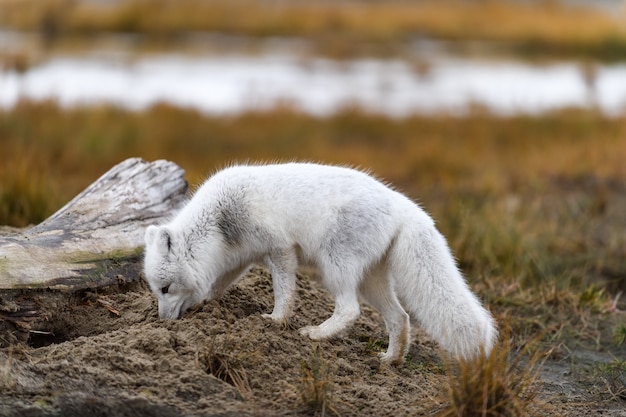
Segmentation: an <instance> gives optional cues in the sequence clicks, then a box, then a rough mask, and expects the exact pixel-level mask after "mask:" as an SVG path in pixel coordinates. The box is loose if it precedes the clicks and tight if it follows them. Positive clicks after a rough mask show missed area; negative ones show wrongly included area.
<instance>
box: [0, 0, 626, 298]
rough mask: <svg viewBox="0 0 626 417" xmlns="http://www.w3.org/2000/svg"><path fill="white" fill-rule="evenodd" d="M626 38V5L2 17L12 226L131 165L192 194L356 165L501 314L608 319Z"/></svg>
mask: <svg viewBox="0 0 626 417" xmlns="http://www.w3.org/2000/svg"><path fill="white" fill-rule="evenodd" d="M624 22H626V2H624V1H621V0H613V1H611V0H598V1H592V0H562V1H558V0H519V1H513V0H511V1H490V0H455V1H447V0H439V1H408V0H388V1H377V0H349V1H331V0H314V1H304V0H301V1H299V0H296V1H287V0H265V1H253V0H228V1H227V0H222V1H217V0H0V144H1V145H0V224H4V225H11V226H26V225H29V224H35V223H38V222H40V221H41V220H43V219H44V218H46V217H47V216H49V215H50V214H51V213H52V212H54V211H55V210H56V209H58V208H59V207H60V206H61V205H62V204H64V203H65V202H67V201H68V200H69V199H71V198H72V197H73V196H74V195H76V194H77V193H78V192H80V191H81V190H82V189H83V188H84V187H86V186H87V185H88V184H90V183H91V182H93V181H94V180H96V179H97V178H98V176H100V175H101V174H102V173H104V172H105V171H106V170H108V169H109V168H110V167H112V166H113V165H114V164H116V163H118V162H120V161H122V160H123V159H125V158H128V157H131V156H140V157H143V158H145V159H147V160H154V159H159V158H165V159H169V160H172V161H174V162H176V163H178V164H179V165H181V166H182V167H183V168H184V169H185V170H186V173H187V179H188V180H189V182H190V184H191V185H192V186H194V185H196V184H198V183H199V182H201V181H202V180H203V179H204V178H206V176H207V175H208V174H210V173H211V172H213V171H215V170H216V169H218V168H220V167H223V166H225V165H227V164H229V163H231V162H236V161H290V160H307V161H320V162H325V163H335V164H344V165H350V166H357V167H362V168H364V169H368V170H371V171H372V172H373V173H375V174H376V175H378V176H379V177H382V178H384V179H386V180H388V181H390V182H392V183H393V184H395V185H396V186H397V187H398V188H399V189H400V190H402V191H404V192H406V193H407V194H409V195H410V196H411V197H413V198H415V199H417V200H418V201H420V202H421V204H422V205H423V206H424V207H425V208H426V209H427V210H428V211H429V212H431V214H433V217H435V219H437V221H438V224H439V226H440V228H441V229H442V231H443V232H444V234H446V236H448V237H449V239H450V242H451V246H452V247H453V250H454V251H455V254H456V255H457V257H458V258H459V262H460V263H461V266H462V267H463V268H464V269H465V270H466V271H468V273H469V274H471V276H472V281H473V282H475V283H476V284H477V285H478V284H480V285H482V286H484V287H485V294H487V295H486V297H488V298H489V297H490V298H491V302H493V303H497V302H498V299H499V298H498V297H508V296H510V295H511V294H512V293H513V292H515V291H517V292H516V294H517V296H519V297H525V296H526V295H524V294H525V293H524V292H523V291H522V290H521V289H523V288H525V286H526V287H528V288H532V287H533V284H536V283H538V282H542V283H544V284H545V285H546V287H545V288H547V289H552V290H553V292H554V293H553V294H552V293H548V294H547V295H546V294H544V295H545V297H551V296H554V297H557V296H559V294H562V293H560V292H559V291H561V290H562V289H563V288H568V289H571V288H578V289H579V292H578V293H576V294H578V295H575V296H574V297H575V300H574V301H572V303H574V304H576V303H585V302H592V303H593V302H595V301H597V300H598V299H600V298H602V297H604V294H605V292H607V291H608V292H612V294H615V293H617V292H618V291H620V290H621V289H622V288H623V287H624V286H625V285H626V284H625V282H626V266H625V265H624V263H623V259H624V258H625V257H626V242H625V240H626V238H625V236H626V233H625V232H626V230H625V229H626V226H625V225H626V192H625V191H626V182H625V180H626V164H625V163H624V159H625V157H626V24H625V23H624ZM496 283H497V285H496ZM502 283H504V284H506V285H500V284H502ZM546 283H547V284H546ZM544 284H542V285H544ZM496 286H497V287H498V290H496V289H495V287H496ZM542 288H543V287H542ZM489 289H491V290H493V291H492V292H490V291H489ZM507 291H508V292H507ZM542 291H543V290H542ZM550 294H552V295H550ZM584 294H586V295H584ZM544 295H542V296H544ZM583 295H584V297H587V298H584V297H583ZM561 296H562V297H566V296H565V295H561ZM596 296H598V297H596ZM581 297H583V298H581ZM618 298H619V297H618ZM589 300H591V301H589ZM577 305H578V304H577Z"/></svg>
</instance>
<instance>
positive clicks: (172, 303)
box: [144, 226, 203, 319]
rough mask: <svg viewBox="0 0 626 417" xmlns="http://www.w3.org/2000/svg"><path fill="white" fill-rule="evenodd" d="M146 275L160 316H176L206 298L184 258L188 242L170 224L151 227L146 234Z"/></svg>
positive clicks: (173, 317) (170, 317) (164, 317)
mask: <svg viewBox="0 0 626 417" xmlns="http://www.w3.org/2000/svg"><path fill="white" fill-rule="evenodd" d="M145 241H146V250H145V259H144V274H145V277H146V280H147V281H148V284H149V285H150V289H151V290H152V292H154V294H155V295H156V296H157V298H158V300H159V317H160V318H162V319H177V318H179V317H180V316H181V315H182V314H183V313H184V312H185V311H186V310H188V309H189V308H190V307H193V306H195V305H197V304H200V303H201V302H202V301H203V300H202V297H201V295H200V293H199V291H197V289H196V288H195V287H196V285H195V284H194V280H193V279H192V277H191V274H190V273H189V268H188V265H187V262H186V261H185V245H184V240H183V238H182V236H178V235H177V234H176V233H175V232H174V231H173V230H172V229H170V228H168V227H167V226H149V227H148V228H147V229H146V234H145Z"/></svg>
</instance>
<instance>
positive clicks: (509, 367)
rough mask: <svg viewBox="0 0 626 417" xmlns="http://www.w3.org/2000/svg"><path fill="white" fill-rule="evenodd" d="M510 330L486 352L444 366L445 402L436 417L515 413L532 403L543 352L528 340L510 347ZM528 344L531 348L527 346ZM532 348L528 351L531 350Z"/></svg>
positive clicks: (499, 416)
mask: <svg viewBox="0 0 626 417" xmlns="http://www.w3.org/2000/svg"><path fill="white" fill-rule="evenodd" d="M509 336H510V330H508V331H505V332H503V334H501V340H500V342H499V343H498V345H497V346H496V348H495V349H493V350H492V351H491V353H490V354H489V355H488V356H481V357H480V358H478V359H477V360H475V361H472V362H460V363H456V364H453V365H449V366H448V371H447V378H448V391H447V401H446V400H445V399H444V401H445V402H446V403H447V406H446V407H445V408H444V409H443V410H441V412H440V413H439V414H438V415H439V417H517V416H528V415H531V414H532V412H533V410H534V409H535V407H537V405H536V404H534V400H535V397H536V394H537V388H536V387H535V383H536V379H537V373H538V370H539V367H540V364H541V360H542V358H544V357H545V356H544V355H543V354H542V353H541V352H540V351H539V350H537V349H536V348H534V347H532V346H533V344H532V343H527V344H526V347H525V348H524V349H523V350H520V351H514V347H513V344H512V341H511V339H510V337H509ZM531 347H532V348H531ZM531 351H532V353H531Z"/></svg>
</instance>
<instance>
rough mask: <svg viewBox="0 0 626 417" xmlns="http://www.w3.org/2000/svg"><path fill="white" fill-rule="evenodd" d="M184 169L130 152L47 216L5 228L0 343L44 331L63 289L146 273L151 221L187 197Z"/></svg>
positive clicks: (0, 244)
mask: <svg viewBox="0 0 626 417" xmlns="http://www.w3.org/2000/svg"><path fill="white" fill-rule="evenodd" d="M186 193H187V183H186V181H185V179H184V171H183V170H182V169H181V168H180V167H178V166H177V165H176V164H174V163H172V162H168V161H163V160H160V161H155V162H151V163H148V162H146V161H144V160H142V159H139V158H132V159H128V160H126V161H124V162H122V163H120V164H118V165H116V166H115V167H113V168H112V169H111V170H109V171H108V172H107V173H105V174H104V175H103V176H102V177H100V178H99V179H98V180H97V181H96V182H94V183H93V184H91V185H90V186H89V187H88V188H87V189H85V190H84V191H83V192H82V193H80V194H79V195H78V196H76V197H75V198H74V199H73V200H72V201H70V202H69V203H68V204H66V205H65V206H64V207H63V208H61V209H60V210H59V211H57V212H56V213H55V214H53V215H52V216H51V217H49V218H48V219H46V220H45V221H43V222H42V223H40V224H38V225H36V226H33V227H30V228H27V229H21V230H13V231H4V232H2V231H0V346H2V345H6V344H8V343H9V342H11V341H12V339H14V337H11V336H12V335H11V334H7V332H15V331H16V329H17V331H20V330H21V331H27V332H28V331H37V330H36V329H37V328H40V327H42V326H41V323H39V321H41V320H45V317H42V312H43V311H46V314H47V315H48V316H49V315H50V314H54V311H52V312H51V310H50V305H54V304H58V298H59V294H71V293H76V292H77V291H86V290H95V289H100V288H103V287H108V286H112V285H119V284H120V283H131V282H135V281H138V280H139V279H140V271H141V257H142V252H143V235H144V231H145V228H146V227H147V226H148V225H150V224H154V223H158V222H160V221H163V220H164V219H165V218H167V217H168V216H169V215H171V213H172V211H175V210H177V209H179V208H180V207H181V206H182V204H183V203H184V201H185V198H186Z"/></svg>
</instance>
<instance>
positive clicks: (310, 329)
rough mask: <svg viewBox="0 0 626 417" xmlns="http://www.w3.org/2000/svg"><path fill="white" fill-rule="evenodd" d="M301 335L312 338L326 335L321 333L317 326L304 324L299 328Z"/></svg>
mask: <svg viewBox="0 0 626 417" xmlns="http://www.w3.org/2000/svg"><path fill="white" fill-rule="evenodd" d="M300 334H301V335H302V336H308V337H310V338H311V339H313V340H320V339H324V338H325V337H326V336H325V335H324V334H323V333H322V331H321V329H320V327H319V326H306V327H303V328H301V329H300Z"/></svg>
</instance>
